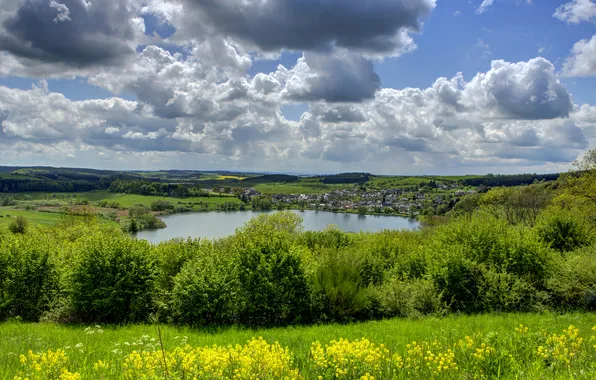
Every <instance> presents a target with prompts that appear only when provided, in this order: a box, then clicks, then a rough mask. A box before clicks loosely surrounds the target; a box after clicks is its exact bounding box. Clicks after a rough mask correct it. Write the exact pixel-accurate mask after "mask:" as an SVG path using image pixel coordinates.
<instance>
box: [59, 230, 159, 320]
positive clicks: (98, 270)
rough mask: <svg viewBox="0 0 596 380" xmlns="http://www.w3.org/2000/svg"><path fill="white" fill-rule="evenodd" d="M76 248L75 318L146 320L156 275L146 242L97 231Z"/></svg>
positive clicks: (72, 294) (73, 285) (73, 282)
mask: <svg viewBox="0 0 596 380" xmlns="http://www.w3.org/2000/svg"><path fill="white" fill-rule="evenodd" d="M78 249H79V250H80V251H79V252H80V254H79V257H78V260H77V262H76V263H75V266H74V268H73V272H72V276H71V279H70V281H71V284H70V292H71V294H70V296H71V302H72V310H73V313H74V315H73V316H74V318H75V319H77V320H80V321H82V322H105V323H123V322H138V321H144V320H147V318H148V316H149V313H150V312H151V311H152V309H153V304H152V290H153V282H154V280H155V277H156V274H155V260H154V259H153V257H152V255H151V251H150V246H149V244H148V243H147V242H145V241H139V240H134V239H130V238H127V237H122V236H110V235H104V234H102V233H96V234H93V235H92V236H89V237H88V238H85V239H83V241H82V242H81V243H80V245H79V246H78Z"/></svg>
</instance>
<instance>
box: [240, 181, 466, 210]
mask: <svg viewBox="0 0 596 380" xmlns="http://www.w3.org/2000/svg"><path fill="white" fill-rule="evenodd" d="M474 193H476V190H473V189H463V188H462V186H461V185H460V184H457V183H452V184H439V185H437V187H436V188H429V187H428V186H425V187H424V188H390V189H379V190H363V189H362V187H361V186H353V187H349V188H343V189H336V190H333V191H330V192H326V193H322V194H262V193H260V192H259V191H257V190H255V189H254V188H248V189H245V190H244V192H243V194H242V198H243V199H248V200H250V199H252V198H253V197H259V198H269V197H270V200H271V203H272V205H273V207H275V206H277V208H300V209H312V210H324V211H336V212H337V211H344V212H358V213H360V214H401V215H409V216H416V215H419V214H421V213H422V211H423V210H425V209H429V208H432V209H434V210H436V209H437V208H439V209H440V210H444V212H446V211H448V210H450V209H451V208H452V207H453V206H454V205H455V203H457V201H459V198H461V197H463V196H465V195H469V194H474ZM441 213H442V212H441Z"/></svg>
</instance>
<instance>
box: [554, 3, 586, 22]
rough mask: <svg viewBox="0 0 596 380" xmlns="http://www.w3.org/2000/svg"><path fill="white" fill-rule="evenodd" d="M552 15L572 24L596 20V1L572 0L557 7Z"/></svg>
mask: <svg viewBox="0 0 596 380" xmlns="http://www.w3.org/2000/svg"><path fill="white" fill-rule="evenodd" d="M553 16H554V17H556V18H558V19H559V20H561V21H565V22H568V23H572V24H578V23H580V22H582V21H589V22H596V3H595V2H594V1H593V0H572V1H570V2H568V3H565V4H563V5H561V6H560V7H558V8H557V9H556V10H555V13H554V14H553Z"/></svg>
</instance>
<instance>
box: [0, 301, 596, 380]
mask: <svg viewBox="0 0 596 380" xmlns="http://www.w3.org/2000/svg"><path fill="white" fill-rule="evenodd" d="M520 324H523V325H524V326H525V327H527V329H525V328H520V327H519V325H520ZM570 325H573V326H575V328H577V329H579V331H578V332H576V331H575V329H573V328H572V329H569V330H567V333H563V330H564V329H568V328H569V326H570ZM594 325H596V315H595V314H588V313H583V314H579V313H578V314H567V315H554V314H505V315H481V316H459V317H448V318H431V317H428V318H423V319H418V320H407V319H393V320H385V321H378V322H367V323H359V324H350V325H323V326H314V327H289V328H277V329H267V330H242V329H235V328H232V329H228V330H223V331H219V332H211V333H210V332H205V331H199V330H192V329H187V328H175V327H167V326H162V327H161V335H162V339H163V344H164V349H165V350H166V352H171V351H172V350H174V349H175V348H176V347H178V346H180V345H181V343H188V344H189V345H191V346H193V347H199V346H212V345H214V344H215V345H217V346H221V347H226V346H228V345H235V344H245V343H246V342H247V341H248V340H250V339H251V338H253V337H262V338H263V339H264V340H265V341H267V342H269V343H274V342H279V344H280V345H281V346H282V347H288V349H289V354H290V355H291V356H293V358H294V362H293V365H294V366H296V367H297V368H298V370H300V372H301V373H302V374H303V375H305V378H316V376H314V375H317V374H318V375H320V374H321V373H320V372H317V373H315V374H314V375H313V370H312V368H310V367H309V365H311V364H312V363H311V364H309V362H312V361H313V360H314V359H312V357H309V351H310V349H311V343H313V342H316V341H319V342H321V344H322V346H323V347H324V346H325V345H326V344H328V343H329V342H331V341H333V340H337V339H339V338H345V339H347V340H349V341H355V340H357V339H362V338H367V339H368V340H369V341H371V342H372V343H374V344H376V345H379V344H384V345H385V347H386V348H387V349H388V350H390V351H391V353H392V354H393V353H396V354H397V353H399V355H400V356H401V355H402V354H403V355H404V356H403V357H404V358H406V359H405V363H407V362H408V359H407V358H408V357H410V358H412V359H411V360H416V357H415V356H414V354H415V353H414V354H413V353H411V352H410V351H411V350H412V347H414V348H416V347H418V346H420V347H422V346H423V345H425V344H426V343H423V342H429V345H428V347H427V348H428V350H429V352H430V351H433V352H438V351H440V349H439V347H457V348H454V351H455V354H454V355H455V356H454V358H452V359H450V360H451V361H452V362H454V363H455V364H454V365H459V367H460V368H459V369H457V370H453V368H455V367H450V368H445V371H444V373H439V375H440V376H433V375H432V373H431V372H424V373H426V375H424V376H423V372H419V373H418V374H417V372H412V373H410V375H407V374H406V373H405V372H404V375H406V376H397V378H412V377H416V378H430V377H438V378H475V377H471V376H470V377H467V376H464V371H467V370H469V371H475V372H476V373H477V374H478V375H479V376H478V378H482V377H481V376H480V375H486V376H487V377H485V378H491V377H492V378H516V377H518V378H519V377H520V376H521V378H536V377H534V375H535V376H538V375H539V376H538V378H585V379H590V378H594V377H593V376H594V375H596V357H594V356H590V355H591V354H590V355H588V354H589V353H594V352H596V350H594V349H593V348H596V347H591V346H592V345H594V344H596V342H595V341H594V339H595V338H593V336H594V334H596V332H594V331H592V328H593V326H594ZM516 329H517V330H516ZM553 333H556V334H557V335H551V334H553ZM0 336H2V337H3V339H1V340H0V363H2V364H3V365H1V366H0V378H2V379H11V378H13V376H15V374H16V373H17V372H18V371H19V370H21V369H22V368H23V366H22V365H21V363H20V361H19V355H20V354H25V353H27V351H28V350H32V351H33V352H34V353H35V352H46V351H47V350H48V349H52V350H56V349H63V350H64V352H65V355H66V356H67V357H68V362H69V364H68V370H69V371H71V372H79V373H80V374H81V375H82V378H83V379H92V378H99V377H98V373H97V372H95V371H96V370H94V369H93V366H94V363H97V362H98V360H102V361H103V362H107V363H110V366H109V368H107V369H106V371H105V372H104V373H103V375H102V376H101V378H106V379H107V378H110V379H111V378H114V379H117V378H122V371H123V370H124V369H125V368H124V366H122V363H123V362H125V361H126V360H125V359H124V358H125V357H130V355H129V354H130V353H131V352H133V351H134V350H137V351H142V350H148V351H149V352H153V351H155V352H156V357H157V352H159V351H156V350H157V348H156V346H157V342H158V341H159V337H158V334H157V330H156V327H155V326H151V325H132V326H123V327H116V326H101V327H100V326H97V327H89V328H87V329H86V328H85V326H61V325H55V324H50V323H45V324H44V323H41V324H24V323H14V322H12V323H11V322H9V323H4V324H0ZM466 336H468V337H469V338H466ZM553 336H554V337H555V339H554V340H553V339H551V338H552V337H553ZM562 336H563V337H565V338H561V337H562ZM580 336H581V337H583V338H582V339H584V340H583V341H580V339H579V337H580ZM591 336H592V338H590V337H591ZM460 340H461V341H463V342H464V346H467V348H466V347H463V346H461V342H460ZM414 341H415V342H417V343H412V342H414ZM472 341H474V342H473V343H471V342H472ZM433 342H436V343H433ZM481 342H482V343H484V345H482V344H481ZM553 342H554V343H553ZM557 342H558V343H557ZM573 342H576V343H577V342H580V343H578V345H575V346H574V345H573ZM408 344H410V345H411V346H407V345H408ZM539 344H542V345H543V346H542V347H543V348H542V349H543V350H547V351H548V349H549V347H551V346H552V345H554V346H556V347H558V348H559V349H561V350H562V351H561V352H563V351H564V350H563V349H564V348H567V349H569V350H571V351H568V353H567V356H568V357H571V359H569V360H570V362H569V363H567V364H565V366H564V367H565V368H562V367H556V366H555V364H557V363H559V362H558V360H559V359H561V358H560V357H558V356H556V354H555V356H551V357H550V359H549V360H550V361H549V360H545V359H544V355H550V354H541V353H540V352H541V351H540V348H539V347H540V346H539ZM557 344H559V346H557ZM561 345H566V346H565V347H562V346H561ZM339 346H342V347H343V348H342V349H345V350H346V351H349V350H350V349H351V347H352V346H350V345H349V344H347V343H345V342H344V343H343V344H340V345H339ZM364 346H366V347H364ZM364 346H359V347H360V348H359V350H363V351H365V350H369V349H370V346H367V345H364ZM377 347H378V346H377ZM425 347H426V346H425ZM556 347H555V350H556ZM340 348H341V347H340ZM353 348H354V347H352V349H353ZM336 349H337V347H336ZM466 349H467V350H469V351H470V353H471V354H470V355H469V357H467V356H466V354H465V351H466ZM481 350H482V351H481ZM330 352H331V350H329V351H328V352H327V354H328V355H330V354H329V353H330ZM445 352H448V350H447V351H445ZM548 352H550V351H548ZM553 352H555V351H553ZM569 352H572V353H574V355H571V356H570V355H569ZM584 353H585V354H586V355H588V356H585V355H584ZM344 354H346V355H347V354H349V352H345V353H344ZM551 354H552V352H551ZM355 355H356V356H357V355H358V352H356V353H355ZM363 355H365V356H366V355H368V354H367V353H366V352H364V353H363ZM424 355H426V354H424ZM575 355H577V356H575ZM159 356H160V355H159ZM147 357H149V353H147ZM479 358H480V359H479ZM355 359H358V358H357V357H356V358H355ZM394 359H395V357H394ZM481 359H482V360H481ZM144 360H148V359H144ZM366 360H367V359H362V358H361V361H362V362H363V363H364V364H362V363H360V362H358V361H357V360H356V361H355V362H354V365H356V363H358V365H365V364H366V363H365V362H366ZM379 360H380V359H379ZM420 360H422V358H420ZM424 360H426V359H424ZM445 360H446V361H447V362H448V360H447V359H445ZM489 360H494V361H495V362H494V363H493V362H490V361H489ZM561 360H563V359H561ZM580 360H581V361H580ZM427 361H428V360H427ZM563 362H565V361H564V360H563ZM430 363H433V362H432V361H430ZM468 363H469V365H470V366H471V365H472V364H474V365H475V367H474V368H471V367H470V368H466V366H467V365H468ZM491 363H492V364H491ZM495 363H499V364H498V365H499V367H498V369H497V368H496V367H495V368H492V367H491V366H492V365H493V364H494V365H496V364H495ZM565 363H566V362H565ZM340 364H341V363H340ZM394 364H395V363H394ZM146 365H147V362H145V363H144V364H143V365H141V364H139V367H138V368H137V370H138V371H145V370H147V368H146ZM335 365H336V367H337V366H338V365H339V364H338V363H335ZM433 365H435V364H433ZM172 366H173V364H172ZM307 367H308V368H307ZM446 367H447V366H446ZM135 368H136V367H135ZM309 368H310V369H309ZM429 368H430V367H429ZM482 368H484V370H485V372H481V371H479V369H482ZM431 369H432V368H431ZM493 369H496V370H497V371H499V372H498V376H497V373H496V372H495V373H493V376H489V375H490V373H489V372H490V371H492V370H493ZM154 370H155V368H154ZM373 370H374V369H371V371H373ZM402 370H404V371H405V367H404V368H402ZM426 370H427V368H422V369H421V370H420V371H426ZM447 370H449V371H447ZM451 370H453V371H451ZM412 371H414V370H413V369H412ZM457 371H459V372H457ZM439 372H441V370H439ZM429 373H430V375H428V374H429ZM524 374H525V375H524ZM532 374H534V375H532ZM311 375H312V376H311ZM435 375H436V369H435ZM139 378H140V377H139ZM151 378H152V377H151ZM155 378H160V377H155ZM241 378H242V377H241ZM265 378H267V377H265ZM269 378H272V377H269ZM323 378H333V377H328V376H323ZM338 378H360V376H358V377H353V376H339V377H338ZM378 378H386V377H378Z"/></svg>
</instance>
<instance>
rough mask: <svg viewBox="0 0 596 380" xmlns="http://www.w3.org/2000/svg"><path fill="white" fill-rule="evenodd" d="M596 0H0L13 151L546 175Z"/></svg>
mask: <svg viewBox="0 0 596 380" xmlns="http://www.w3.org/2000/svg"><path fill="white" fill-rule="evenodd" d="M593 148H596V3H595V1H594V0H571V1H554V0H366V1H365V0H354V1H345V0H2V1H1V2H0V165H15V166H18V165H52V166H68V167H87V168H101V169H120V170H127V169H137V170H157V169H194V170H240V171H261V172H262V171H267V172H292V173H333V172H347V171H349V172H353V171H366V172H370V173H374V174H396V175H415V174H444V175H447V174H452V175H463V174H482V173H495V174H496V173H547V172H548V173H550V172H560V171H566V170H568V169H569V168H570V167H571V166H570V164H571V162H572V161H574V160H576V159H578V158H581V157H582V155H583V154H584V153H585V152H586V151H587V150H589V149H593Z"/></svg>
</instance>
